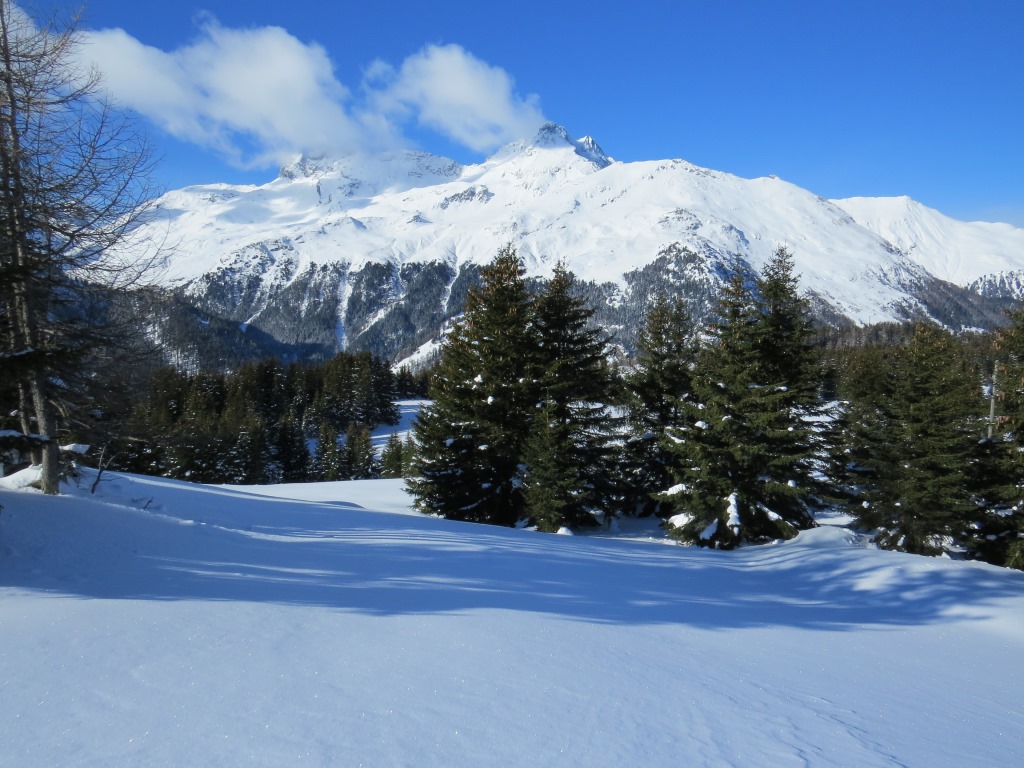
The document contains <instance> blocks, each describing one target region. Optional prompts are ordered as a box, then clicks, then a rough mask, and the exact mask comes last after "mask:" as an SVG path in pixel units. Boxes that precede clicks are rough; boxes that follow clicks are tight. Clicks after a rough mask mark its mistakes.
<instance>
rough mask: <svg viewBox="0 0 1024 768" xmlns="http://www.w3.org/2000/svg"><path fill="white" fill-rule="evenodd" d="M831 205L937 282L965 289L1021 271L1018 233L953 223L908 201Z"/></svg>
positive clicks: (1023, 245)
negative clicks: (875, 235) (896, 250)
mask: <svg viewBox="0 0 1024 768" xmlns="http://www.w3.org/2000/svg"><path fill="white" fill-rule="evenodd" d="M832 202H833V203H835V204H836V205H838V206H839V207H840V208H842V209H843V210H844V211H846V212H847V213H849V214H850V216H852V217H853V219H854V221H856V222H857V223H858V224H860V225H861V226H862V227H864V228H866V229H868V230H870V231H872V232H874V233H876V234H878V235H879V236H881V237H883V238H885V239H886V240H888V241H889V242H890V243H892V244H893V245H894V246H896V248H898V249H899V250H900V251H901V252H902V253H905V254H906V255H907V256H909V257H910V258H911V259H912V260H913V261H914V262H915V263H917V264H920V265H921V266H922V267H923V268H924V269H927V270H928V271H929V272H930V273H931V274H932V275H934V276H935V277H937V278H939V279H940V280H946V281H948V282H951V283H955V284H957V285H970V284H971V283H974V282H976V281H978V280H980V279H982V278H984V277H988V276H997V275H1000V274H1004V273H1006V272H1008V271H1013V272H1017V271H1019V270H1021V269H1022V268H1024V229H1018V228H1017V227H1013V226H1011V225H1009V224H990V223H988V222H982V221H975V222H963V221H956V220H955V219H951V218H949V217H948V216H944V215H942V214H941V213H939V212H938V211H936V210H933V209H931V208H928V207H926V206H924V205H921V204H920V203H918V202H916V201H914V200H911V199H910V198H909V197H850V198H847V199H845V200H833V201H832Z"/></svg>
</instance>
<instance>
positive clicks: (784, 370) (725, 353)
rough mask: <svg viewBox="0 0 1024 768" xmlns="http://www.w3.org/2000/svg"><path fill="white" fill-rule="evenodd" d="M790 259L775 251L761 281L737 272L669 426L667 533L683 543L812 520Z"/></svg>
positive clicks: (807, 396)
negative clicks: (670, 514)
mask: <svg viewBox="0 0 1024 768" xmlns="http://www.w3.org/2000/svg"><path fill="white" fill-rule="evenodd" d="M787 261H788V254H787V253H786V252H784V251H779V252H776V255H775V257H774V258H773V259H772V260H771V261H770V262H769V264H768V265H767V266H766V268H765V270H764V271H763V272H762V274H761V275H760V276H759V277H757V278H754V277H752V276H750V275H748V274H746V273H745V272H744V271H743V270H742V269H735V270H734V271H733V274H732V275H731V277H730V279H729V281H728V282H727V283H726V285H725V286H724V287H723V290H722V293H721V296H720V298H719V301H718V306H717V313H716V314H717V319H716V321H715V322H714V323H713V324H712V326H711V328H710V329H709V335H710V340H709V343H708V344H707V345H706V346H705V347H704V348H703V349H702V350H701V352H700V354H699V355H698V357H697V361H696V364H695V367H694V370H693V373H692V379H691V382H692V394H693V397H692V399H690V400H686V401H683V402H682V406H683V409H684V414H685V415H684V418H683V424H682V426H680V427H677V428H670V429H669V430H667V436H666V439H665V440H664V442H663V444H664V446H665V447H666V449H667V450H668V451H669V452H670V453H671V454H672V455H673V473H674V477H675V479H676V481H677V484H676V486H674V487H673V489H671V490H672V493H671V494H666V495H665V496H664V497H663V498H664V499H665V500H666V501H670V502H672V503H673V504H674V505H675V507H676V509H678V510H679V512H680V515H679V516H678V517H676V518H674V522H673V525H672V527H671V528H670V533H672V534H673V535H675V536H677V537H678V538H680V539H681V540H683V541H686V542H688V543H695V544H700V545H702V546H710V547H717V548H722V549H731V548H732V547H735V546H736V545H737V544H739V543H741V542H743V541H747V542H763V541H768V540H772V539H778V538H784V539H785V538H792V537H793V536H795V535H796V533H797V531H798V530H800V529H803V528H809V527H812V526H813V525H814V519H813V516H812V514H811V512H810V502H811V493H812V483H811V479H810V476H811V473H812V471H813V469H814V464H815V454H816V450H817V446H816V444H815V440H814V439H813V437H812V434H813V430H812V429H811V428H810V427H809V425H808V416H809V409H810V408H811V403H812V399H813V396H812V394H811V392H812V386H811V383H812V382H813V377H812V376H810V375H807V376H805V375H804V373H803V371H804V370H805V369H806V370H809V371H810V370H814V369H813V363H811V362H809V361H806V360H805V357H810V355H811V353H812V350H811V348H810V346H809V344H808V343H806V342H805V337H806V338H809V332H808V331H807V330H806V325H807V324H808V323H809V320H808V319H807V313H806V309H805V304H804V303H803V301H802V300H801V299H800V297H799V295H798V294H797V293H796V281H795V280H793V279H791V268H790V267H789V266H788V265H787Z"/></svg>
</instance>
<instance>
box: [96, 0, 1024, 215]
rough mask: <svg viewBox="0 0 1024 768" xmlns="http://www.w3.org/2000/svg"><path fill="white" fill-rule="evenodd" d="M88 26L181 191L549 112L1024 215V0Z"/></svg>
mask: <svg viewBox="0 0 1024 768" xmlns="http://www.w3.org/2000/svg"><path fill="white" fill-rule="evenodd" d="M82 26H83V28H85V29H87V30H90V31H95V32H96V33H97V34H95V35H94V36H93V37H92V38H91V39H92V41H93V42H92V44H91V46H90V50H92V51H93V53H94V54H95V60H96V61H97V62H98V63H99V64H100V66H101V67H102V68H103V69H104V70H106V71H107V80H108V82H109V83H110V87H111V90H112V91H113V92H114V94H115V95H116V96H117V97H118V98H119V99H120V100H121V101H122V102H124V103H127V104H130V105H132V106H134V107H136V108H137V109H138V110H139V111H140V112H141V113H142V114H144V115H146V117H147V118H148V120H149V122H150V124H151V126H152V131H151V133H152V137H153V139H154V143H155V144H156V145H157V149H158V152H159V153H160V154H162V155H163V157H164V161H163V163H162V165H161V167H160V169H159V172H158V173H159V180H160V181H161V183H162V184H163V186H165V187H168V188H173V187H178V186H183V185H185V184H189V183H200V182H209V181H251V182H262V181H268V180H270V179H271V178H273V177H274V175H275V171H276V168H277V166H278V164H279V162H280V159H281V157H283V156H284V155H286V154H288V153H289V152H295V151H300V150H304V149H306V150H310V151H317V150H318V148H319V150H320V151H356V150H371V151H372V150H377V149H388V148H392V147H396V146H415V147H418V148H421V149H425V150H428V151H432V152H437V153H439V154H445V155H448V156H452V157H455V158H456V159H459V160H462V161H464V162H465V161H474V160H479V159H481V158H483V157H484V156H486V154H487V153H488V152H489V151H490V150H491V149H493V148H494V146H495V145H497V144H499V143H504V141H506V140H508V139H510V138H516V137H518V134H520V133H522V132H524V131H528V130H529V126H532V125H533V124H535V123H536V122H537V121H538V120H541V119H549V120H553V121H555V122H558V123H561V124H562V125H564V126H566V128H567V129H568V130H569V132H570V133H571V134H573V135H574V136H582V135H585V134H589V135H591V136H593V137H594V138H595V139H596V140H597V141H598V142H599V143H600V144H601V145H602V147H603V148H604V150H605V151H606V152H607V153H608V154H610V155H612V156H613V157H615V158H617V159H620V160H626V161H631V160H649V159H661V158H668V157H682V158H684V159H686V160H689V161H690V162H693V163H696V164H698V165H703V166H707V167H710V168H715V169H718V170H723V171H728V172H730V173H735V174H738V175H741V176H745V177H756V176H763V175H768V174H775V175H778V176H780V177H782V178H784V179H787V180H789V181H792V182H794V183H796V184H799V185H800V186H803V187H806V188H807V189H809V190H811V191H813V192H815V193H817V194H820V195H823V196H825V197H847V196H854V195H868V196H876V195H904V194H906V195H910V196H911V197H913V198H915V199H916V200H919V201H920V202H922V203H924V204H926V205H929V206H931V207H934V208H937V209H939V210H940V211H942V212H944V213H946V214H948V215H950V216H953V217H955V218H960V219H986V220H1001V221H1010V222H1011V223H1014V224H1017V225H1018V226H1024V138H1022V137H1024V41H1022V39H1021V38H1022V33H1024V3H1021V2H1019V0H999V1H995V0H975V1H974V2H949V1H947V0H931V1H929V2H925V1H924V0H887V1H886V2H881V1H876V0H860V1H858V2H831V0H826V1H825V2H823V1H822V0H817V1H816V2H810V1H807V2H804V1H796V0H791V1H789V2H777V1H773V0H761V1H753V0H737V1H735V2H728V1H727V0H723V1H722V2H710V3H709V2H700V3H697V2H692V3H691V2H643V1H642V0H637V1H635V2H631V3H612V2H591V3H589V4H588V3H573V4H567V3H553V2H533V0H527V1H525V2H515V3H498V2H488V1H487V0H476V1H475V2H463V1H462V0H457V1H453V2H441V1H440V0H438V1H437V2H433V3H425V2H422V0H419V2H406V1H405V0H388V1H387V2H378V3H367V2H365V0H362V1H361V2H350V1H349V0H335V2H331V3H300V2H292V3H288V2H280V0H277V1H276V2H263V0H249V1H248V2H245V3H242V2H237V1H235V2H223V1H220V0H206V1H204V0H178V1H177V2H174V3H140V2H138V0H131V2H128V1H127V0H93V2H91V3H90V4H89V5H88V6H87V8H86V11H85V16H84V19H83V22H82ZM115 29H120V30H122V32H114V31H112V30H115ZM208 78H209V80H210V81H214V80H216V81H217V85H216V87H210V82H207V79H208ZM303 144H306V145H308V146H301V145H303Z"/></svg>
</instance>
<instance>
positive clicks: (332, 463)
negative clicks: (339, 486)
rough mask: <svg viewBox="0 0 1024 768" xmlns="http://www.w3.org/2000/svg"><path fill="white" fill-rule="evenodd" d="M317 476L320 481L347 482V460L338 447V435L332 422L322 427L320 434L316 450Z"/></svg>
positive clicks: (325, 423)
mask: <svg viewBox="0 0 1024 768" xmlns="http://www.w3.org/2000/svg"><path fill="white" fill-rule="evenodd" d="M315 466H316V474H317V477H318V478H319V479H320V480H324V481H334V480H347V479H348V478H347V477H345V459H344V455H343V453H342V450H341V448H340V447H339V446H338V433H337V432H336V431H335V430H334V427H333V426H332V425H331V424H330V422H326V421H325V422H324V423H323V424H321V425H320V434H319V439H318V441H317V448H316V460H315Z"/></svg>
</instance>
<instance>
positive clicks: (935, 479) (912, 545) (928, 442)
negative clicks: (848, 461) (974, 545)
mask: <svg viewBox="0 0 1024 768" xmlns="http://www.w3.org/2000/svg"><path fill="white" fill-rule="evenodd" d="M888 362H889V366H888V370H887V371H885V373H884V375H883V376H881V377H879V380H880V382H881V386H879V385H875V386H874V387H872V390H871V392H870V394H869V395H868V396H864V397H862V398H860V399H857V400H854V401H853V402H852V403H851V405H850V410H851V413H850V417H849V419H848V423H849V425H850V426H849V429H850V432H851V437H850V444H851V448H850V453H851V458H852V459H853V461H854V462H855V469H856V470H857V474H858V481H859V484H860V485H861V487H862V492H861V495H860V497H859V498H858V499H857V500H855V503H854V505H853V507H852V512H853V514H854V515H855V516H856V518H857V521H858V523H859V524H860V525H861V526H862V527H864V528H867V529H870V530H873V531H875V540H876V541H877V542H878V544H879V545H880V546H882V547H884V548H887V549H897V550H900V551H904V552H914V553H917V554H926V555H937V554H940V553H941V552H943V551H947V550H949V549H950V548H951V547H952V546H953V545H954V543H955V542H956V540H958V539H962V538H963V537H964V536H965V535H967V533H968V527H969V524H970V521H971V520H972V519H973V518H974V517H975V516H976V515H977V514H978V506H977V504H976V503H975V502H974V500H973V499H972V498H971V493H970V485H971V476H972V474H973V473H974V465H975V462H976V461H977V455H978V454H977V450H978V443H979V437H980V436H981V430H980V424H979V415H980V413H981V412H982V410H983V408H982V405H981V397H980V387H979V386H978V378H977V376H976V373H975V371H974V370H973V368H972V366H971V365H970V364H969V362H968V361H967V360H966V359H965V356H964V355H963V350H962V348H961V347H960V345H959V344H958V343H957V341H956V339H955V338H954V337H953V336H952V334H950V333H949V332H947V331H945V330H942V329H940V328H938V327H936V326H933V325H929V324H924V323H921V324H918V325H917V326H916V327H915V329H914V332H913V336H912V337H911V339H910V342H909V344H908V345H907V346H906V347H905V348H903V349H902V350H899V353H898V354H892V355H890V356H889V357H888Z"/></svg>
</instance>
